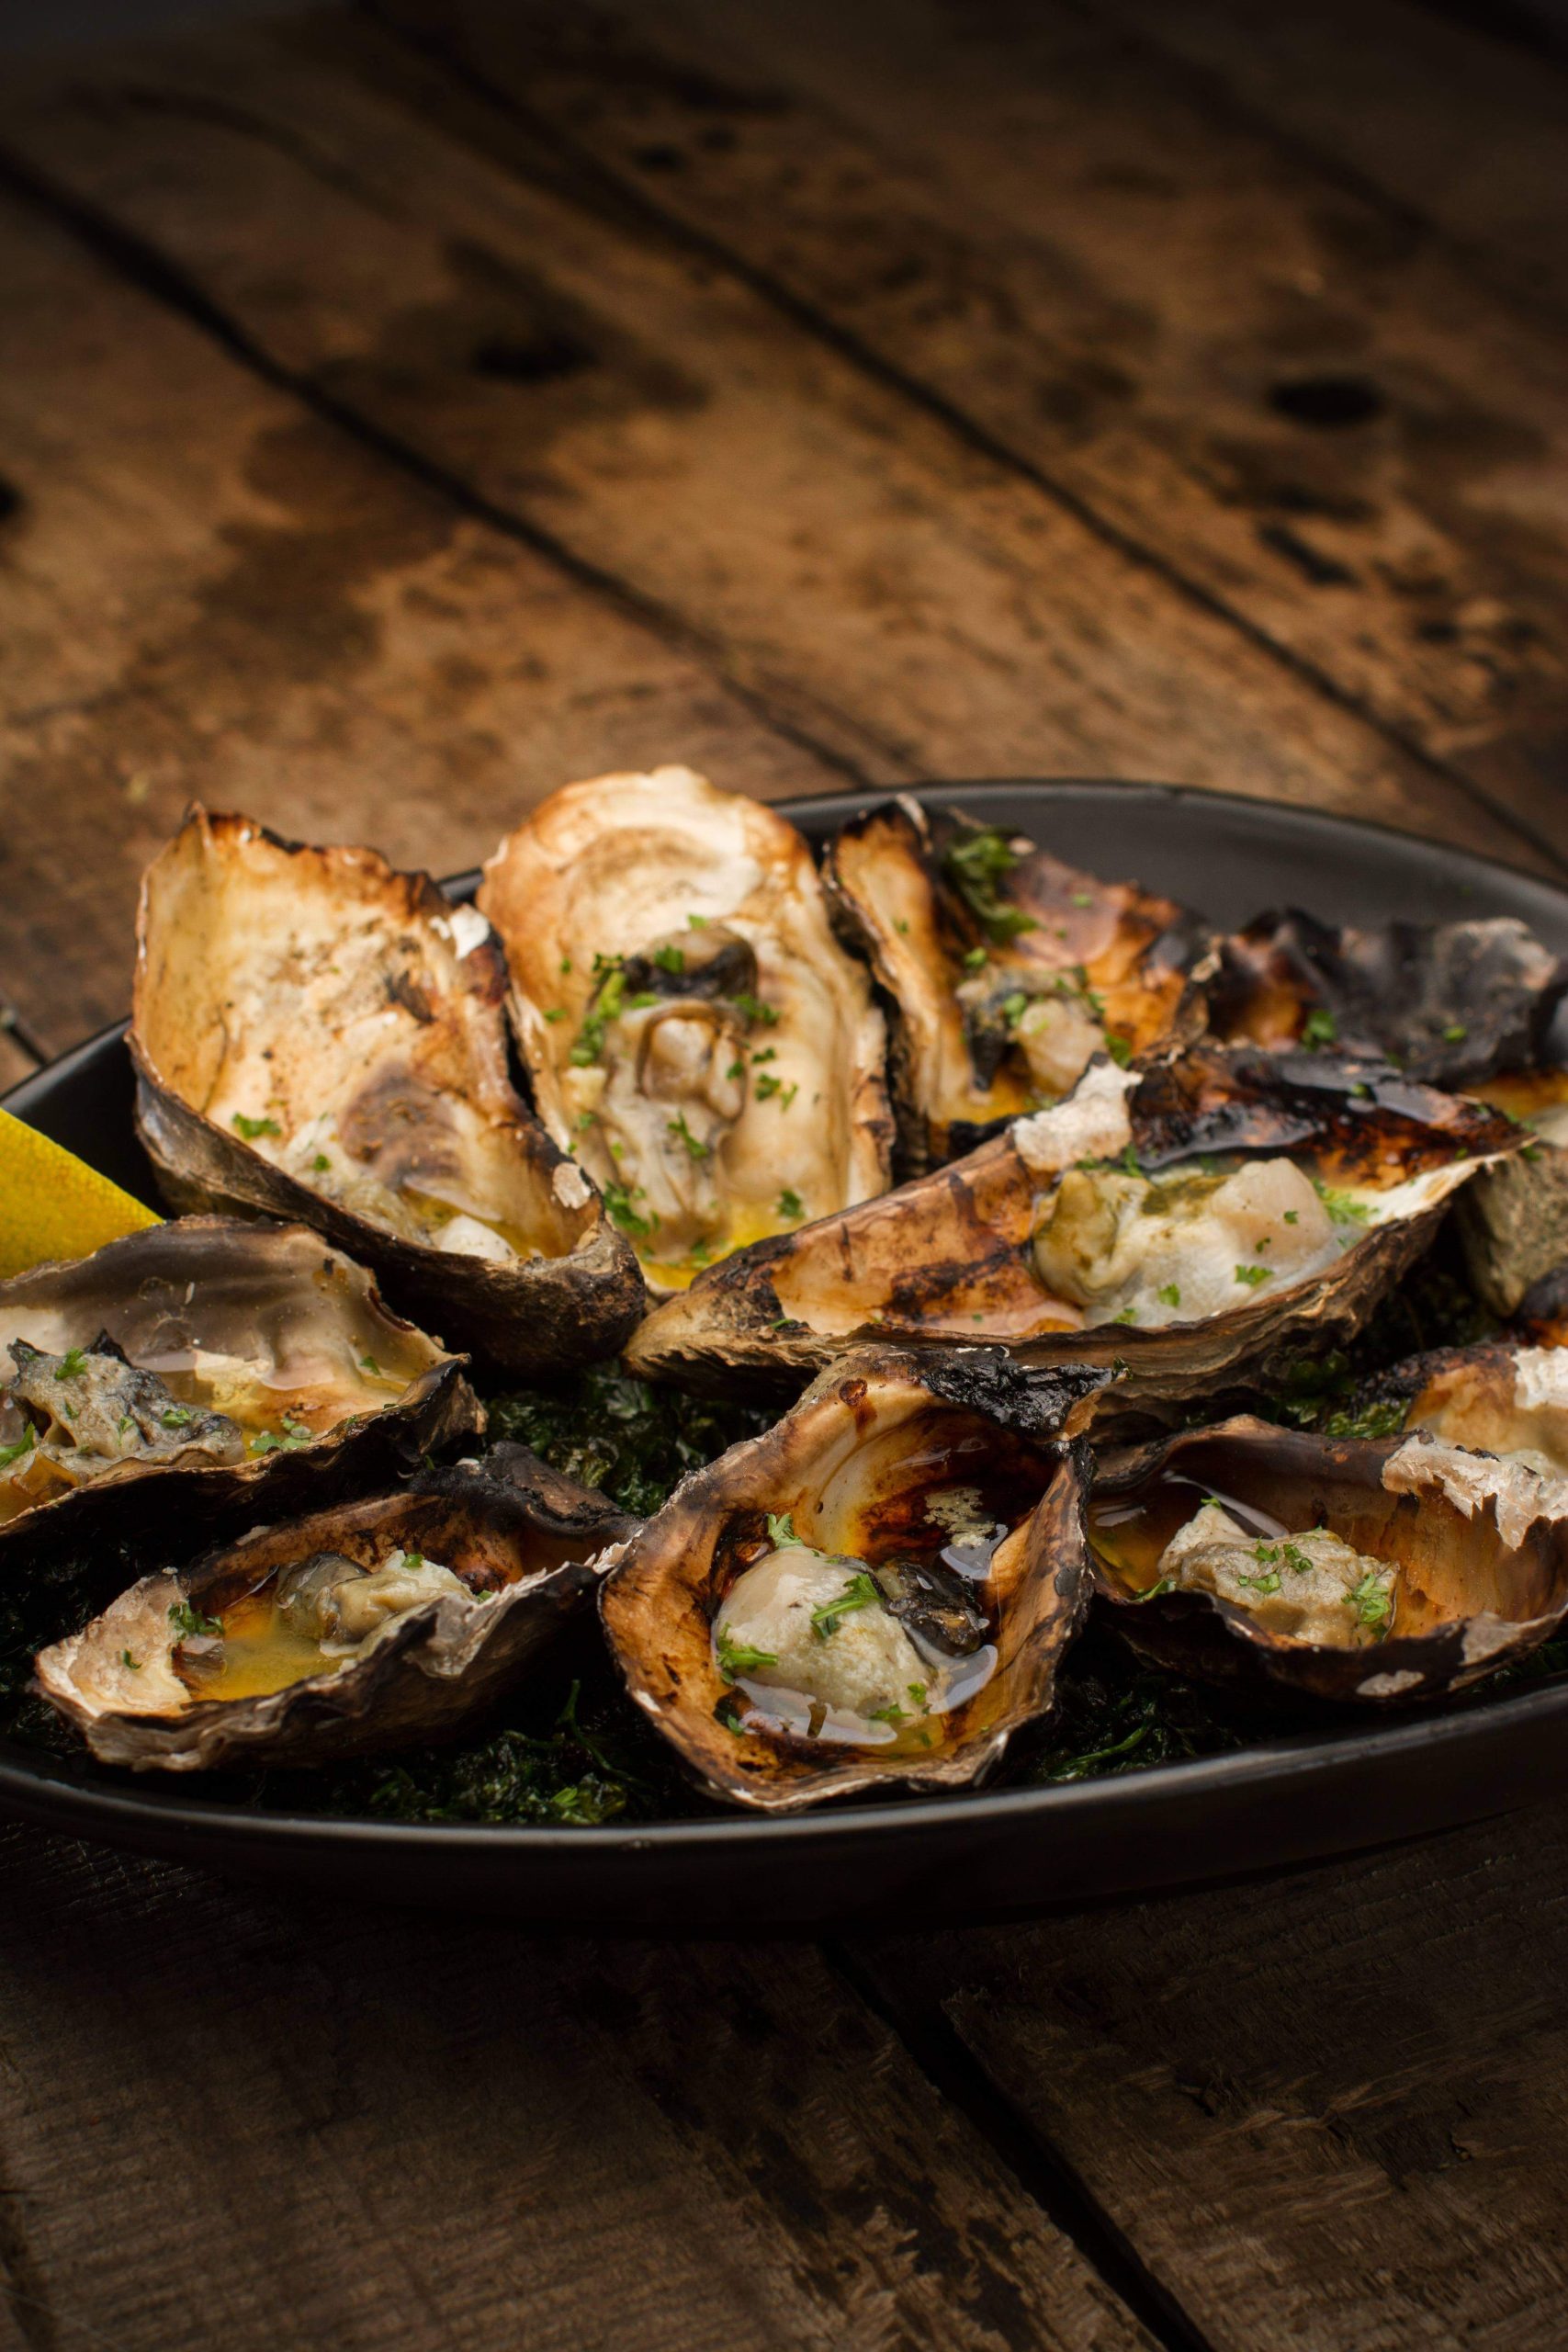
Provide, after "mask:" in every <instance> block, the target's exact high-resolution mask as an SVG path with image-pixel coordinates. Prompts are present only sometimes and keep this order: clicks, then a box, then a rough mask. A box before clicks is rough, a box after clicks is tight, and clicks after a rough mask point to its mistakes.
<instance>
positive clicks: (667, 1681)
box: [600, 1349, 1088, 1813]
mask: <svg viewBox="0 0 1568 2352" xmlns="http://www.w3.org/2000/svg"><path fill="white" fill-rule="evenodd" d="M1014 1407H1021V1408H1022V1409H1023V1411H1024V1412H1025V1413H1026V1414H1028V1413H1029V1412H1030V1411H1031V1410H1032V1406H1031V1403H1030V1400H1029V1398H1028V1397H1027V1393H1026V1391H1025V1388H1024V1385H1023V1384H1022V1383H1021V1382H1020V1381H1018V1380H1017V1379H1016V1376H1010V1375H1009V1374H1007V1372H1006V1369H1005V1368H1004V1367H999V1366H998V1365H997V1364H996V1363H994V1361H992V1360H990V1359H988V1358H987V1355H986V1353H985V1351H967V1352H964V1351H952V1352H950V1353H948V1354H945V1355H942V1356H934V1355H933V1356H926V1357H916V1356H914V1355H911V1354H909V1353H908V1352H900V1351H895V1350H886V1349H881V1350H865V1351H859V1352H856V1353H853V1354H851V1355H848V1356H846V1357H844V1358H842V1359H841V1360H840V1362H839V1363H835V1364H834V1365H833V1366H832V1367H831V1369H830V1370H829V1372H827V1373H824V1374H823V1375H822V1377H821V1378H820V1379H819V1380H818V1381H817V1382H816V1383H815V1385H813V1386H812V1387H811V1388H810V1389H808V1390H807V1394H806V1396H805V1397H802V1399H801V1400H800V1402H799V1404H798V1405H796V1406H795V1408H794V1410H793V1411H791V1412H789V1413H787V1414H785V1416H784V1419H782V1420H781V1421H779V1422H778V1423H777V1424H776V1425H775V1427H774V1428H773V1429H771V1430H768V1431H766V1432H765V1433H764V1435H762V1436H761V1437H758V1438H753V1439H750V1440H749V1441H748V1442H746V1443H744V1444H741V1445H737V1446H732V1447H731V1448H730V1450H729V1452H728V1453H726V1454H724V1455H722V1456H721V1457H720V1459H719V1460H718V1461H717V1462H715V1463H712V1464H709V1465H708V1467H707V1468H705V1469H703V1470H698V1471H695V1472H694V1473H693V1475H692V1476H690V1477H688V1478H686V1479H684V1480H683V1481H682V1484H681V1486H680V1487H677V1489H676V1491H675V1493H674V1494H673V1495H672V1496H671V1498H670V1500H669V1502H668V1503H667V1504H666V1505H665V1506H664V1508H663V1510H660V1511H659V1512H657V1513H656V1514H655V1516H654V1517H653V1518H652V1519H651V1520H649V1521H648V1522H647V1524H646V1525H645V1526H644V1527H643V1528H642V1529H641V1530H640V1531H639V1532H638V1533H637V1535H635V1536H634V1537H633V1538H632V1540H631V1541H630V1543H629V1544H628V1545H627V1547H626V1553H625V1555H624V1556H623V1558H622V1559H621V1561H620V1564H619V1566H617V1567H616V1568H615V1570H614V1571H613V1573H612V1574H611V1576H610V1577H609V1578H608V1579H607V1580H606V1582H605V1584H604V1587H603V1589H602V1590H601V1593H600V1613H601V1616H602V1618H603V1621H604V1630H605V1633H606V1634H607V1635H608V1637H609V1641H610V1646H611V1648H612V1649H613V1651H614V1652H615V1657H616V1660H617V1662H618V1663H619V1665H620V1668H621V1671H622V1673H623V1675H624V1676H625V1677H626V1686H627V1688H628V1690H629V1691H630V1692H631V1695H632V1697H633V1699H634V1700H635V1701H636V1702H637V1705H638V1706H640V1707H641V1708H642V1709H643V1711H644V1713H646V1714H647V1715H648V1716H649V1720H650V1721H651V1722H652V1723H653V1724H655V1725H656V1726H657V1727H658V1729H659V1730H660V1732H662V1733H663V1735H664V1736H665V1737H666V1738H667V1739H669V1740H670V1741H671V1744H672V1745H673V1746H674V1747H676V1748H677V1749H678V1750H679V1752H680V1754H681V1756H682V1758H683V1759H684V1760H685V1762H686V1764H687V1765H688V1766H689V1767H690V1768H691V1770H693V1771H694V1773H695V1774H696V1775H697V1777H698V1779H699V1780H700V1781H702V1782H703V1783H704V1785H705V1787H706V1788H707V1789H708V1790H709V1791H710V1792H712V1793H713V1794H715V1795H716V1796H719V1797H723V1798H726V1799H728V1801H729V1802H731V1803H733V1804H744V1805H751V1806H754V1807H756V1808H758V1809H759V1810H761V1811H764V1812H771V1813H787V1812H793V1811H795V1810H796V1809H798V1808H799V1807H801V1806H804V1805H809V1804H819V1803H821V1802H822V1800H823V1799H825V1798H828V1797H836V1796H845V1795H849V1794H852V1793H856V1792H859V1793H867V1792H873V1791H881V1790H887V1789H891V1788H897V1787H911V1788H941V1787H954V1786H959V1785H962V1784H964V1783H966V1782H971V1781H977V1780H979V1779H981V1778H983V1777H984V1775H985V1774H986V1773H987V1772H988V1771H989V1770H991V1769H992V1768H993V1767H994V1766H995V1765H996V1764H997V1762H998V1760H999V1758H1000V1757H1001V1755H1002V1752H1003V1750H1004V1748H1005V1747H1006V1746H1007V1743H1008V1740H1009V1738H1010V1736H1011V1734H1012V1733H1013V1732H1014V1731H1016V1730H1018V1729H1019V1728H1020V1727H1021V1725H1022V1724H1025V1723H1028V1722H1030V1721H1031V1720H1032V1719H1033V1718H1034V1717H1035V1716H1037V1715H1039V1714H1042V1713H1043V1712H1044V1711H1045V1709H1046V1708H1047V1707H1048V1706H1049V1705H1050V1703H1051V1693H1052V1688H1053V1683H1054V1680H1055V1670H1056V1666H1057V1663H1058V1661H1059V1660H1060V1658H1061V1657H1062V1654H1063V1652H1064V1651H1065V1650H1066V1646H1067V1645H1068V1643H1069V1642H1070V1641H1071V1639H1072V1637H1073V1634H1075V1632H1076V1631H1077V1626H1078V1623H1079V1622H1080V1620H1081V1617H1082V1614H1083V1611H1084V1608H1085V1606H1086V1595H1087V1589H1088V1587H1087V1576H1088V1571H1087V1566H1086V1558H1085V1552H1084V1544H1083V1532H1082V1496H1083V1484H1084V1459H1083V1457H1082V1455H1081V1453H1078V1452H1073V1451H1069V1452H1066V1453H1062V1452H1061V1451H1060V1450H1058V1449H1053V1448H1051V1447H1050V1446H1048V1445H1045V1444H1043V1443H1042V1442H1039V1441H1038V1440H1036V1439H1031V1438H1029V1437H1026V1436H1025V1435H1023V1434H1021V1431H1020V1430H1018V1429H1017V1428H1012V1427H1009V1426H1007V1425H1006V1424H1005V1423H1004V1422H1003V1421H1001V1420H999V1419H997V1418H996V1411H997V1409H998V1408H1000V1409H1001V1410H1002V1411H1004V1412H1005V1411H1009V1410H1010V1409H1011V1408H1014Z"/></svg>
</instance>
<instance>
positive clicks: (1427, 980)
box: [1210, 907, 1568, 1091]
mask: <svg viewBox="0 0 1568 2352" xmlns="http://www.w3.org/2000/svg"><path fill="white" fill-rule="evenodd" d="M1564 994H1568V959H1564V958H1562V957H1561V956H1553V955H1552V954H1551V950H1550V949H1548V948H1547V947H1545V946H1543V945H1542V944H1541V942H1540V940H1539V939H1537V938H1536V936H1535V934H1534V933H1533V932H1531V931H1530V930H1529V926H1528V925H1527V924H1525V923H1524V922H1521V921H1520V920H1519V919H1518V918H1517V916H1499V917H1491V918H1487V919H1484V920H1480V921H1476V920H1471V921H1467V922H1450V923H1415V922H1404V921H1403V920H1395V921H1393V922H1385V923H1379V924H1374V925H1371V926H1364V927H1357V926H1354V925H1346V926H1345V927H1343V928H1340V927H1338V926H1336V925H1333V924H1329V923H1325V922H1319V921H1318V919H1317V918H1316V917H1315V916H1313V915H1309V914H1305V913H1303V911H1302V910H1301V909H1300V908H1294V907H1290V908H1283V909H1273V910H1269V912H1267V913H1265V914H1260V915H1258V916H1256V917H1255V918H1254V919H1253V921H1252V922H1250V923H1248V924H1247V926H1246V928H1245V929H1244V930H1242V931H1239V932H1235V933H1230V934H1229V935H1227V936H1226V937H1225V938H1224V939H1223V940H1222V941H1221V942H1220V943H1219V956H1218V969H1217V971H1216V974H1215V976H1214V979H1213V986H1212V988H1211V990H1210V1023H1211V1028H1212V1030H1213V1035H1215V1036H1216V1037H1220V1038H1224V1039H1226V1040H1229V1041H1233V1042H1240V1041H1243V1040H1247V1039H1250V1040H1252V1041H1254V1042H1256V1043H1258V1044H1261V1045H1264V1046H1269V1047H1271V1048H1273V1049H1276V1050H1277V1049H1278V1048H1279V1047H1280V1046H1283V1045H1287V1044H1290V1043H1292V1042H1294V1041H1296V1040H1299V1039H1300V1037H1301V1036H1302V1035H1303V1029H1304V1028H1305V1026H1306V1024H1307V1023H1308V1021H1309V1020H1310V1019H1311V1017H1312V1016H1313V1015H1314V1013H1315V1014H1317V1015H1319V1016H1320V1017H1322V1018H1323V1019H1325V1021H1326V1023H1327V1025H1328V1028H1329V1030H1330V1033H1331V1034H1332V1035H1333V1036H1334V1037H1335V1038H1337V1042H1338V1044H1339V1045H1340V1046H1342V1047H1343V1048H1345V1049H1346V1050H1348V1051H1351V1052H1358V1053H1362V1054H1367V1055H1371V1056H1382V1055H1393V1054H1396V1055H1397V1056H1398V1057H1399V1060H1400V1063H1401V1065H1402V1066H1403V1068H1404V1069H1405V1070H1406V1071H1407V1072H1408V1073H1409V1075H1410V1076H1411V1077H1412V1078H1415V1079H1417V1080H1421V1081H1422V1082H1423V1083H1425V1084H1427V1085H1428V1086H1441V1087H1444V1088H1448V1089H1450V1090H1451V1091H1463V1090H1468V1089H1471V1088H1472V1087H1474V1086H1476V1085H1478V1084H1480V1083H1482V1082H1483V1081H1485V1080H1490V1079H1492V1078H1494V1077H1495V1076H1496V1075H1497V1074H1498V1073H1499V1072H1507V1071H1515V1070H1521V1069H1530V1068H1533V1066H1534V1065H1535V1064H1536V1063H1537V1061H1538V1060H1539V1059H1540V1056H1541V1054H1542V1052H1543V1050H1544V1048H1545V1045H1546V1039H1547V1033H1548V1031H1549V1030H1550V1028H1551V1022H1552V1016H1553V1014H1554V1013H1555V1012H1556V1010H1557V1007H1558V1005H1559V1003H1560V1002H1561V1001H1562V998H1563V996H1564Z"/></svg>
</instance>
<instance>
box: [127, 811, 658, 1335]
mask: <svg viewBox="0 0 1568 2352" xmlns="http://www.w3.org/2000/svg"><path fill="white" fill-rule="evenodd" d="M230 893H233V894H237V895H239V896H240V897H241V898H242V899H248V900H250V901H252V902H254V917H255V919H254V920H253V922H252V923H251V925H249V926H248V927H247V930H248V931H249V932H250V933H255V932H257V931H259V932H260V933H261V934H262V935H263V936H265V940H266V942H267V947H266V951H265V954H264V953H263V952H262V951H261V950H259V949H252V950H251V951H249V952H248V955H247V954H242V953H241V952H239V951H238V950H236V949H235V948H234V947H233V945H232V944H231V943H232V940H233V939H234V937H236V936H237V935H239V934H238V932H237V928H236V926H234V925H233V924H232V923H231V922H228V921H227V920H226V919H225V913H224V910H225V906H226V902H227V898H228V895H229V894H230ZM470 930H471V933H472V936H471V937H470V936H469V935H468V933H469V932H470ZM312 988H314V989H319V990H320V991H321V1003H320V1004H319V1005H317V1006H315V1007H314V1009H313V1010H314V1018H312V1017H310V1011H309V1009H308V1008H309V991H310V989H312ZM505 993H506V968H505V964H504V961H503V959H502V955H501V953H500V950H499V949H498V947H497V946H496V944H495V943H494V941H493V939H492V938H491V936H490V934H489V933H488V930H487V929H486V928H485V927H484V926H483V925H482V923H481V922H480V919H479V917H478V916H477V915H475V914H474V913H473V912H472V910H468V909H466V908H456V907H454V906H453V904H452V903H451V901H450V900H448V899H446V897H445V896H444V895H443V894H442V892H441V891H440V890H439V889H437V888H436V886H435V885H434V882H432V881H431V879H430V877H429V876H427V875H423V874H402V873H399V872H398V871H397V870H396V869H395V868H393V867H392V866H390V865H388V864H387V863H386V861H385V860H384V859H383V858H381V857H379V856H378V855H377V854H376V853H375V852H374V851H371V850H366V849H339V848H329V849H318V848H312V847H310V846H308V845H306V844H302V843H299V842H287V841H283V840H281V839H280V838H279V837H278V836H277V835H276V834H274V833H271V832H268V831H266V829H265V827H263V826H260V825H257V824H254V822H252V820H249V819H248V818H244V817H240V816H233V815H218V814H209V812H208V811H207V810H205V809H200V808H194V809H192V810H191V812H190V813H189V815H188V816H187V818H186V821H185V824H184V825H183V826H182V828H181V830H180V831H179V832H178V833H177V834H176V835H175V839H174V840H173V841H172V842H170V843H169V844H168V846H167V847H166V848H165V849H164V851H163V852H162V853H161V854H160V855H159V856H158V857H157V858H156V859H155V860H154V861H153V863H152V865H151V866H150V867H149V868H148V870H147V872H146V874H145V875H144V876H143V879H142V887H141V904H140V908H139V912H138V922H137V961H136V986H135V997H134V1010H133V1017H132V1026H131V1035H130V1046H131V1054H132V1057H133V1059H134V1061H135V1065H136V1071H137V1107H136V1120H137V1130H138V1133H139V1135H140V1136H141V1141H142V1143H143V1145H144V1146H145V1148H146V1149H147V1152H148V1154H149V1157H150V1158H151V1159H152V1163H153V1166H154V1168H155V1169H156V1170H157V1173H158V1179H159V1183H160V1185H161V1187H162V1189H163V1191H164V1195H165V1197H166V1198H167V1199H168V1200H169V1202H170V1203H171V1204H172V1205H173V1206H174V1207H175V1208H176V1209H181V1210H190V1209H218V1210H221V1211H225V1212H229V1213H231V1214H234V1215H238V1216H258V1215H266V1216H279V1217H284V1218H290V1219H299V1220H301V1221H303V1222H305V1223H307V1224H310V1225H312V1226H314V1227H316V1228H317V1229H318V1230H319V1231H320V1232H321V1233H323V1234H325V1235H326V1237H327V1238H328V1239H329V1240H331V1241H333V1243H335V1244H336V1245H337V1246H338V1247H339V1248H340V1249H343V1250H349V1251H351V1252H352V1253H353V1254H354V1255H355V1257H358V1258H360V1259H362V1260H364V1261H365V1262H366V1263H367V1264H369V1265H372V1266H374V1267H375V1268H376V1270H377V1272H378V1273H379V1274H380V1275H381V1276H382V1277H383V1279H384V1280H385V1282H386V1283H387V1285H388V1288H389V1292H390V1293H391V1295H393V1296H394V1297H395V1298H396V1299H397V1300H398V1301H399V1302H400V1304H403V1305H406V1306H409V1307H411V1308H412V1309H413V1310H414V1311H416V1312H419V1313H421V1314H423V1315H426V1316H428V1317H430V1318H431V1319H432V1320H433V1321H435V1322H436V1323H438V1324H439V1326H440V1328H441V1329H443V1331H445V1332H447V1333H449V1335H450V1337H451V1338H452V1339H453V1340H456V1341H457V1343H459V1344H460V1345H462V1346H464V1347H467V1348H469V1349H472V1350H474V1351H477V1352H479V1353H480V1354H482V1355H484V1356H486V1357H489V1358H490V1359H491V1360H492V1361H493V1362H495V1363H498V1364H500V1365H502V1366H504V1367H506V1368H507V1369H508V1370H511V1371H519V1372H529V1371H537V1370H543V1369H547V1368H549V1367H550V1366H552V1365H558V1364H568V1363H583V1362H586V1361H588V1360H590V1359H591V1358H592V1357H595V1356H600V1355H605V1354H610V1353H613V1352H614V1351H615V1347H616V1346H617V1345H618V1344H619V1342H620V1340H622V1339H623V1338H624V1337H625V1336H626V1331H627V1330H628V1329H629V1328H630V1326H631V1324H632V1323H633V1322H634V1321H635V1319H636V1317H637V1312H638V1310H639V1307H640V1306H641V1303H642V1286H641V1283H640V1282H639V1280H638V1277H637V1268H636V1264H635V1262H634V1261H633V1258H632V1255H631V1252H630V1250H628V1248H627V1246H626V1242H625V1240H624V1239H623V1238H622V1237H621V1236H620V1235H619V1234H618V1233H617V1232H616V1231H615V1227H614V1226H613V1225H612V1224H611V1222H610V1220H609V1218H608V1217H607V1216H606V1215H605V1213H604V1206H603V1204H602V1203H601V1201H600V1200H599V1198H598V1195H597V1194H596V1193H595V1192H594V1190H593V1188H592V1185H591V1184H590V1183H589V1182H588V1181H587V1179H586V1177H585V1176H584V1175H583V1174H582V1172H581V1170H580V1169H579V1168H577V1167H576V1165H575V1164H574V1163H573V1162H572V1161H571V1160H570V1159H569V1158H568V1157H567V1156H566V1154H565V1153H563V1152H562V1151H561V1150H560V1149H559V1148H558V1146H557V1145H556V1144H555V1143H553V1142H552V1141H551V1139H550V1137H549V1136H547V1134H546V1132H545V1130H544V1128H543V1127H542V1126H541V1125H539V1123H538V1121H537V1120H536V1119H535V1117H534V1116H533V1114H531V1113H530V1112H529V1111H528V1109H527V1108H526V1107H525V1104H524V1103H522V1101H521V1100H520V1099H519V1097H518V1096H517V1095H516V1094H515V1092H514V1091H513V1088H512V1085H511V1081H510V1079H509V1076H508V1072H507V1050H506V1023H505V1016H504V1000H505ZM389 1024H390V1025H389ZM351 1032H352V1034H351ZM323 1040H324V1041H325V1045H324V1046H323ZM323 1054H324V1057H325V1058H324V1061H323V1058H322V1057H323ZM240 1094H243V1095H244V1096H245V1097H246V1100H245V1102H244V1103H241V1102H239V1101H238V1099H237V1097H238V1095H240ZM323 1187H324V1188H325V1189H323ZM469 1227H472V1228H473V1246H471V1247H470V1246H469V1245H468V1242H467V1241H465V1243H464V1245H463V1246H462V1247H457V1246H450V1247H440V1246H436V1244H435V1242H434V1240H433V1239H431V1238H429V1236H430V1235H434V1233H436V1232H437V1231H438V1230H443V1231H446V1232H447V1233H448V1235H450V1234H452V1233H453V1232H457V1231H461V1232H463V1233H464V1234H465V1235H466V1234H467V1233H468V1228H469ZM503 1228H504V1229H503ZM509 1237H510V1238H509ZM481 1250H482V1251H483V1252H486V1253H488V1254H478V1253H479V1251H481Z"/></svg>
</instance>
